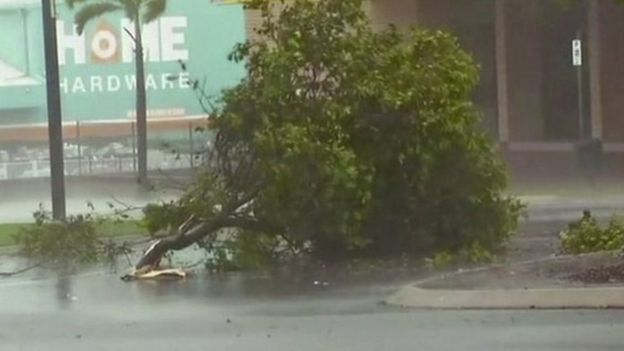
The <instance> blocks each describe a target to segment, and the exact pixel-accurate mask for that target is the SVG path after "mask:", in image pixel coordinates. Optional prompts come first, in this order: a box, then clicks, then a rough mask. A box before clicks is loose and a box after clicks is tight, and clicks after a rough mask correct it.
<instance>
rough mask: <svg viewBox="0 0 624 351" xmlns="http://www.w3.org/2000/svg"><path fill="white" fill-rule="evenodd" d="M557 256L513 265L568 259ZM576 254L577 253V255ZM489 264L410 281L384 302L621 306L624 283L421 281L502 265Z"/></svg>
mask: <svg viewBox="0 0 624 351" xmlns="http://www.w3.org/2000/svg"><path fill="white" fill-rule="evenodd" d="M618 252H619V251H610V252H601V253H591V254H585V255H581V256H594V255H600V254H602V255H604V254H616V253H618ZM573 257H575V256H572V255H567V256H558V257H547V258H541V259H534V260H527V261H522V262H518V263H514V264H513V265H516V266H523V265H529V264H535V263H540V262H548V261H557V260H565V259H570V258H573ZM576 257H578V256H576ZM504 266H505V265H501V264H498V265H490V266H484V267H478V268H474V269H467V270H458V271H456V272H452V273H448V274H442V275H437V276H433V277H429V278H425V279H421V280H419V281H416V282H413V283H411V284H409V285H406V286H404V287H402V288H401V289H399V291H397V292H396V293H394V294H393V295H391V296H390V297H389V298H387V299H386V300H385V301H384V303H386V304H388V305H393V306H399V307H409V308H418V309H451V310H466V309H607V308H610V309H624V287H595V288H544V289H493V290H448V289H447V290H444V289H427V288H423V287H422V285H424V284H425V283H430V282H433V281H437V280H441V279H447V278H450V277H454V276H460V275H463V274H470V273H479V272H484V271H488V270H493V269H497V268H500V267H504Z"/></svg>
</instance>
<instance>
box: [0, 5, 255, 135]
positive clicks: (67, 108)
mask: <svg viewBox="0 0 624 351" xmlns="http://www.w3.org/2000/svg"><path fill="white" fill-rule="evenodd" d="M61 3H62V2H59V4H61ZM72 18H73V14H72V12H71V11H70V10H69V9H67V8H65V7H64V6H61V5H59V19H60V20H61V21H63V24H64V28H63V31H64V33H59V36H60V37H62V36H63V35H72V36H75V33H74V32H73V28H72V26H73V23H72ZM184 20H185V21H186V26H180V24H181V23H180V21H184ZM24 21H25V23H24ZM121 21H122V16H121V14H118V15H109V16H106V17H102V18H100V19H96V20H95V21H93V22H92V23H90V24H89V25H88V26H87V28H86V33H85V35H84V37H83V38H77V37H74V38H73V39H74V43H79V44H78V47H79V49H78V52H79V54H78V58H79V59H80V58H81V57H82V58H84V59H85V61H86V62H75V60H74V57H75V52H76V51H75V50H73V49H67V50H65V51H64V56H65V64H62V65H61V92H62V96H61V97H62V107H63V118H64V120H65V121H75V120H81V121H88V120H103V119H130V118H131V116H130V114H131V113H132V112H133V111H134V104H135V90H134V87H133V84H130V85H128V83H132V80H133V77H134V69H135V68H134V66H135V65H134V62H127V60H126V61H124V60H123V56H124V55H123V52H124V50H123V45H122V41H123V40H124V38H123V36H126V38H128V36H127V34H126V33H125V32H123V30H122V29H121ZM172 21H177V22H178V23H177V24H178V26H174V27H171V26H167V23H172ZM24 24H25V26H24ZM154 26H155V27H153V28H157V29H156V30H153V31H150V30H146V33H147V35H148V36H149V34H151V33H153V34H154V36H153V38H155V40H149V42H150V43H152V44H154V43H157V45H155V46H153V47H154V48H155V49H154V50H150V52H149V53H148V55H149V54H152V53H154V52H157V51H159V50H160V55H158V57H157V58H156V59H153V58H152V57H147V58H146V60H147V62H146V75H147V77H148V90H147V93H148V110H150V111H151V113H155V114H156V115H158V116H162V115H163V113H166V111H167V110H168V111H169V112H174V114H176V115H177V114H180V113H181V112H182V111H183V112H184V115H197V114H201V113H202V112H203V111H202V110H201V108H200V106H199V104H198V103H197V100H196V98H195V95H194V93H193V92H192V90H191V89H189V87H188V85H187V84H184V83H185V81H186V80H185V76H184V75H182V76H179V75H180V74H181V69H180V65H179V63H178V62H177V60H175V58H176V57H179V56H180V54H181V53H182V54H183V53H184V52H187V53H188V59H187V60H185V62H186V63H187V66H188V72H189V74H190V76H192V77H193V78H200V79H202V80H204V79H205V81H206V88H207V90H208V91H209V92H210V93H211V94H213V95H218V94H219V92H220V91H221V90H222V89H224V88H227V87H230V86H232V85H234V84H236V83H237V82H238V81H239V80H240V78H241V77H242V76H243V75H244V67H243V66H242V65H239V64H234V63H232V62H229V61H227V54H228V53H229V51H230V50H231V49H232V48H233V46H234V45H235V43H237V42H241V41H243V40H245V30H244V29H245V24H244V14H243V9H242V6H240V5H229V6H223V5H215V4H211V3H210V2H209V1H206V0H169V3H168V8H167V12H166V13H165V15H164V16H163V18H162V19H161V21H160V22H157V23H155V24H154ZM24 28H26V30H24ZM102 29H105V30H108V31H109V32H107V33H112V35H113V37H114V41H113V42H107V41H105V40H104V41H101V42H100V41H96V42H95V44H94V45H95V46H96V47H100V48H103V49H104V50H105V49H106V48H107V45H111V43H116V44H117V50H116V51H115V54H114V55H113V56H112V57H111V58H108V59H101V58H97V57H96V55H95V53H94V52H93V50H92V49H91V47H92V43H93V41H94V36H95V35H96V33H98V32H99V34H101V33H102V32H103V31H102ZM171 33H173V35H174V39H177V40H178V41H180V43H178V44H176V45H174V46H171V40H170V39H171V35H172V34H171ZM175 36H177V37H175ZM144 39H145V40H144V41H148V38H144ZM181 41H184V43H181ZM64 42H66V41H64V40H63V39H61V40H60V43H59V45H60V49H62V48H63V46H64V44H63V43H64ZM80 43H83V44H80ZM113 45H114V44H113ZM148 46H149V45H148ZM83 48H84V49H85V50H81V49H83ZM167 48H169V49H173V50H174V51H173V52H172V51H171V50H169V51H167V50H166V49H167ZM167 52H168V54H167ZM125 53H126V56H127V55H131V53H130V52H129V51H128V50H125ZM175 54H178V55H177V56H176V55H175ZM62 56H63V55H62ZM182 56H184V55H182ZM129 57H130V56H129ZM0 59H2V60H3V61H5V62H7V63H9V64H11V65H13V66H14V67H16V68H18V69H20V70H22V71H27V73H28V74H29V75H30V76H31V77H34V78H41V77H42V76H44V60H43V41H42V30H41V12H40V8H37V7H27V8H25V9H9V10H2V9H0ZM176 76H179V78H178V79H174V78H173V77H176ZM150 77H151V78H150ZM167 77H172V78H169V79H167ZM117 83H120V84H117ZM43 96H44V82H43V81H42V80H40V82H39V84H37V85H36V86H31V87H22V86H13V87H6V86H5V87H1V86H0V124H5V125H6V124H15V123H20V124H21V123H35V122H44V121H45V120H46V116H45V115H44V111H45V102H44V98H43ZM32 107H34V108H32ZM25 108H28V110H25Z"/></svg>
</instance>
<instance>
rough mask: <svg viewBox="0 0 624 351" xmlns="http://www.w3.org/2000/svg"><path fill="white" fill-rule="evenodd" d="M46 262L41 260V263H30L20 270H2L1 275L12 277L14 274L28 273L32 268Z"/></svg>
mask: <svg viewBox="0 0 624 351" xmlns="http://www.w3.org/2000/svg"><path fill="white" fill-rule="evenodd" d="M44 263H45V262H39V263H36V264H33V265H30V266H27V267H25V268H20V269H18V270H15V271H13V272H0V277H3V278H8V277H12V276H14V275H18V274H22V273H26V272H28V271H30V270H33V269H35V268H37V267H41V266H43V264H44Z"/></svg>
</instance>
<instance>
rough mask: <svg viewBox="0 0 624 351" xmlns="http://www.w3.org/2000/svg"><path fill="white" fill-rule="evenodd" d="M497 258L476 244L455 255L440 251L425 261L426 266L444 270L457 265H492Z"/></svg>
mask: <svg viewBox="0 0 624 351" xmlns="http://www.w3.org/2000/svg"><path fill="white" fill-rule="evenodd" d="M497 260H498V257H497V256H496V255H495V254H493V253H492V252H491V251H490V250H488V249H485V248H484V247H483V246H482V245H481V244H479V243H478V242H474V243H472V244H471V245H468V246H466V247H464V248H462V249H461V250H459V251H458V252H456V253H452V252H450V251H441V252H438V253H436V254H435V255H433V257H432V258H429V259H427V260H426V262H427V265H428V266H429V267H431V268H435V269H446V268H449V267H451V266H457V265H481V264H488V263H493V262H496V261H497Z"/></svg>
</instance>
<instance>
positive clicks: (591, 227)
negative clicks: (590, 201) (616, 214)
mask: <svg viewBox="0 0 624 351" xmlns="http://www.w3.org/2000/svg"><path fill="white" fill-rule="evenodd" d="M560 238H561V246H562V247H563V250H564V251H565V252H566V253H571V254H582V253H590V252H599V251H612V250H620V249H622V248H624V224H622V222H621V221H620V220H618V219H616V218H612V219H611V221H610V222H609V224H608V225H607V226H606V227H602V226H600V224H598V221H596V218H594V217H592V215H591V214H590V213H589V212H588V211H585V212H584V214H583V217H582V218H581V219H580V220H578V221H575V222H572V223H570V224H569V225H568V229H567V230H565V231H563V232H561V234H560Z"/></svg>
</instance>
